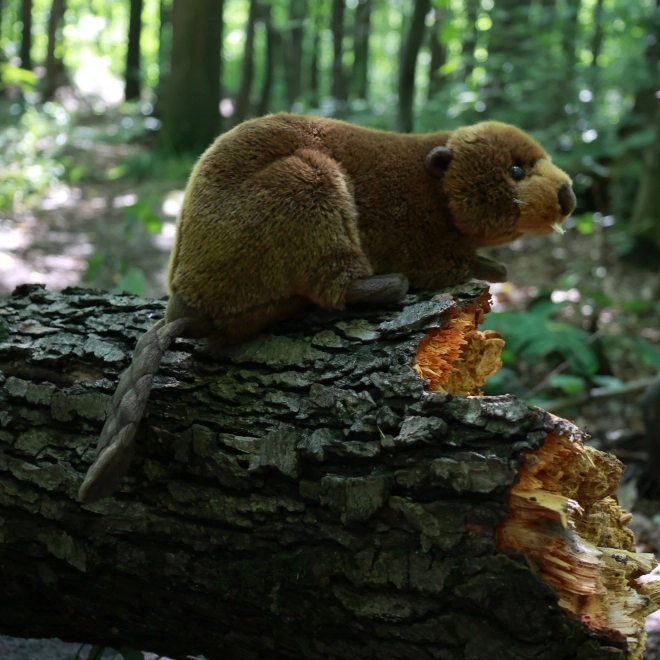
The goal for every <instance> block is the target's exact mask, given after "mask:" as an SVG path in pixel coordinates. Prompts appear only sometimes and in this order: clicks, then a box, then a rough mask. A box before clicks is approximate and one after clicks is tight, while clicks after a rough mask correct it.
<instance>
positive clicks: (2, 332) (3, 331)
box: [0, 323, 9, 341]
mask: <svg viewBox="0 0 660 660" xmlns="http://www.w3.org/2000/svg"><path fill="white" fill-rule="evenodd" d="M7 337H9V330H8V329H7V327H6V326H4V325H2V323H0V341H1V340H3V339H7Z"/></svg>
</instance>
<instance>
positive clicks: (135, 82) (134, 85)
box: [124, 0, 142, 101]
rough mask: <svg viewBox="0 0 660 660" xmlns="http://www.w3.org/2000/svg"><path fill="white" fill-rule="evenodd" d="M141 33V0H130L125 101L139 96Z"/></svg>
mask: <svg viewBox="0 0 660 660" xmlns="http://www.w3.org/2000/svg"><path fill="white" fill-rule="evenodd" d="M141 34H142V0H131V10H130V14H129V19H128V47H127V49H126V74H125V78H126V85H125V89H124V97H125V98H126V100H127V101H134V100H135V99H139V98H140V88H141V80H140V35H141Z"/></svg>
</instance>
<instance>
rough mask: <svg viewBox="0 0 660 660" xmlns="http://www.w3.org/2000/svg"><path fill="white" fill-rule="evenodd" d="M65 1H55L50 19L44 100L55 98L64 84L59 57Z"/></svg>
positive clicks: (62, 67) (62, 69)
mask: <svg viewBox="0 0 660 660" xmlns="http://www.w3.org/2000/svg"><path fill="white" fill-rule="evenodd" d="M64 8H65V7H64V0H53V3H52V5H51V9H50V16H49V17H48V46H47V49H46V85H45V88H44V92H43V100H44V101H48V100H50V99H52V98H53V96H54V95H55V92H56V91H57V88H58V87H60V86H61V85H62V83H63V82H64V80H63V78H64V66H63V64H62V57H57V52H56V51H57V49H58V46H59V47H60V48H63V45H62V26H61V22H62V19H63V17H64Z"/></svg>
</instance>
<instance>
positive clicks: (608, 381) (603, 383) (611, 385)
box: [591, 375, 625, 390]
mask: <svg viewBox="0 0 660 660" xmlns="http://www.w3.org/2000/svg"><path fill="white" fill-rule="evenodd" d="M591 380H592V381H593V382H594V385H598V387H606V388H607V389H608V390H620V389H622V388H623V387H625V383H624V382H623V381H622V380H620V379H619V378H617V377H616V376H598V375H595V376H592V377H591Z"/></svg>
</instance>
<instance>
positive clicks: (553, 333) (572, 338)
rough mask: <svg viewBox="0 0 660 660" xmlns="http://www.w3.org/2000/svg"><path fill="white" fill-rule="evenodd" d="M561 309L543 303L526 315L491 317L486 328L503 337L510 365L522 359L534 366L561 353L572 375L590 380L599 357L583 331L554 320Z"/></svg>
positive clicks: (495, 315) (512, 313)
mask: <svg viewBox="0 0 660 660" xmlns="http://www.w3.org/2000/svg"><path fill="white" fill-rule="evenodd" d="M561 307H562V306H561V305H558V304H555V303H553V302H552V301H550V300H547V299H544V300H540V301H538V302H536V303H535V304H534V305H533V306H532V307H531V308H530V309H529V310H528V311H526V312H500V313H492V314H489V315H488V317H487V318H486V321H485V323H484V326H485V328H487V329H489V330H495V331H496V332H499V333H501V335H502V338H503V339H504V341H505V342H506V346H507V351H508V354H507V356H506V357H507V360H506V363H507V364H512V363H514V362H516V361H517V360H520V359H522V360H524V361H526V362H528V363H535V362H538V361H539V360H542V359H544V358H546V357H547V356H549V355H550V354H552V353H559V354H560V355H561V356H562V357H563V359H564V360H566V361H567V362H568V364H569V369H570V371H571V373H572V374H574V375H576V376H588V375H591V374H594V373H596V371H597V370H598V356H597V355H596V352H595V350H594V348H593V346H591V345H590V344H589V343H588V340H589V334H588V333H587V332H586V331H585V330H583V329H582V328H577V327H575V326H572V325H569V324H567V323H564V322H561V321H554V320H552V316H553V315H554V314H555V313H556V312H558V311H559V310H560V309H561ZM511 354H513V359H511ZM503 361H504V360H503Z"/></svg>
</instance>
